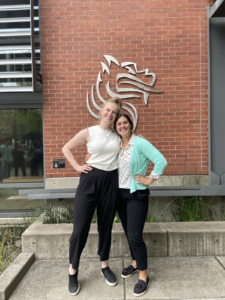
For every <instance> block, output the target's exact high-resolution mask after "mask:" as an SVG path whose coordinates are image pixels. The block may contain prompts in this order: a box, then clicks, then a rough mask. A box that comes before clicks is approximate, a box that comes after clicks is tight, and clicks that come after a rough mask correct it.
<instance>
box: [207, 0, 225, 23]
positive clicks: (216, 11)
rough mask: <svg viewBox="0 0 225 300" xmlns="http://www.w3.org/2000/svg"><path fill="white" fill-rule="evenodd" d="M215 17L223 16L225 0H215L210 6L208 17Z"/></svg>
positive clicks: (224, 14) (224, 15) (224, 13)
mask: <svg viewBox="0 0 225 300" xmlns="http://www.w3.org/2000/svg"><path fill="white" fill-rule="evenodd" d="M212 17H213V18H214V17H215V18H216V17H225V1H224V0H217V1H216V2H215V3H214V5H213V6H212V7H211V8H210V11H209V19H210V18H212Z"/></svg>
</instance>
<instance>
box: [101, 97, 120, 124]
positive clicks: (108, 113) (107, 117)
mask: <svg viewBox="0 0 225 300" xmlns="http://www.w3.org/2000/svg"><path fill="white" fill-rule="evenodd" d="M118 110H119V109H118V106H117V105H116V104H114V103H110V102H109V103H107V104H106V105H105V106H104V107H103V108H102V109H101V117H102V121H104V122H105V123H107V124H114V122H115V119H116V116H117V114H118Z"/></svg>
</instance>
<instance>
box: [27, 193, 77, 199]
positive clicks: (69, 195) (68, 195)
mask: <svg viewBox="0 0 225 300" xmlns="http://www.w3.org/2000/svg"><path fill="white" fill-rule="evenodd" d="M74 197H75V193H53V194H27V199H28V200H35V199H44V200H45V199H64V198H74Z"/></svg>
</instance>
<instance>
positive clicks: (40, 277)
mask: <svg viewBox="0 0 225 300" xmlns="http://www.w3.org/2000/svg"><path fill="white" fill-rule="evenodd" d="M129 263H130V260H128V259H122V258H118V259H115V258H114V259H111V260H110V266H111V268H112V270H113V271H114V272H115V273H116V275H117V279H118V284H117V286H115V287H109V286H108V285H107V284H106V283H105V279H104V278H103V276H102V275H101V274H100V261H99V260H98V259H82V260H81V263H80V275H79V282H80V284H81V291H80V293H79V294H78V295H77V296H74V297H73V296H70V294H69V293H68V288H67V286H68V261H67V259H66V260H65V259H63V260H38V261H35V263H34V264H33V266H32V267H31V268H30V270H29V271H28V273H27V274H26V275H25V277H24V279H23V280H22V282H21V283H20V285H19V286H18V287H17V289H16V290H15V292H14V293H13V295H12V296H11V297H10V300H67V299H77V300H78V299H82V300H84V299H85V300H92V299H93V300H95V299H96V300H97V299H101V300H106V299H107V300H109V299H114V300H115V299H118V300H120V299H121V300H122V299H126V300H131V299H138V298H137V297H135V296H133V287H134V284H135V283H136V282H137V280H138V273H136V274H134V275H133V276H132V277H130V278H128V279H126V280H125V279H122V278H121V276H120V273H121V270H122V268H123V267H124V266H128V265H129ZM148 263H149V276H150V279H151V284H150V288H149V290H148V292H147V293H146V294H145V295H144V296H142V297H140V299H146V300H147V299H160V300H164V299H198V300H199V299H210V300H212V299H220V300H225V257H222V256H220V257H213V256H208V257H206V256H204V257H165V258H162V257H158V258H152V257H151V258H149V259H148Z"/></svg>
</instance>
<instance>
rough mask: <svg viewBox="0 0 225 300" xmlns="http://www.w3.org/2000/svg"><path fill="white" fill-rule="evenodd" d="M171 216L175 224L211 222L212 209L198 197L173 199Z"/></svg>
mask: <svg viewBox="0 0 225 300" xmlns="http://www.w3.org/2000/svg"><path fill="white" fill-rule="evenodd" d="M172 214H173V217H174V219H175V221H176V222H196V221H213V215H212V207H211V206H210V205H208V204H205V203H204V202H203V201H202V199H201V197H198V196H193V197H183V198H182V197H176V198H174V204H173V205H172Z"/></svg>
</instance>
